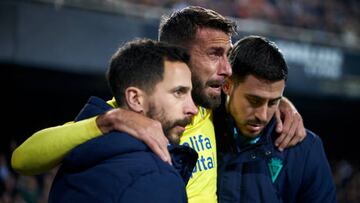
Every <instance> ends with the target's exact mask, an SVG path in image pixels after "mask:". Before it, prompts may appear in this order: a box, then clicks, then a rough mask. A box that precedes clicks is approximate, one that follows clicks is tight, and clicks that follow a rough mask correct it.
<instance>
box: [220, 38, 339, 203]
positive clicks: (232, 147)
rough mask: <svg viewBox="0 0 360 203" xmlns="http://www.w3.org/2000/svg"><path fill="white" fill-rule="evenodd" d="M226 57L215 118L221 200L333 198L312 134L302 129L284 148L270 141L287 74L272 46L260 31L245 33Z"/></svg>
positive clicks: (326, 169) (321, 153)
mask: <svg viewBox="0 0 360 203" xmlns="http://www.w3.org/2000/svg"><path fill="white" fill-rule="evenodd" d="M229 60H230V63H231V65H232V68H233V74H232V76H231V77H230V78H228V79H227V81H226V82H225V84H224V87H223V90H224V93H225V94H226V100H225V101H224V104H223V106H222V108H220V109H219V112H217V113H222V114H223V115H224V114H226V113H225V112H227V115H225V116H226V118H227V119H226V121H225V122H224V120H217V121H215V123H216V125H218V126H220V127H219V128H215V129H217V130H218V131H217V135H218V137H219V138H222V139H221V141H220V143H219V144H218V150H219V151H221V153H220V155H219V160H221V161H219V162H220V164H221V166H219V174H218V180H219V181H218V196H219V200H220V202H231V203H235V202H242V203H243V202H272V203H275V202H288V203H290V202H304V203H305V202H306V203H309V202H317V203H323V202H336V192H335V187H334V184H333V182H332V175H331V170H330V167H329V164H328V161H327V159H326V155H325V153H324V149H323V146H322V142H321V140H320V138H319V137H318V136H317V135H315V134H314V133H313V132H311V131H308V130H307V131H306V133H307V136H306V137H305V139H304V141H303V142H301V143H299V144H298V145H296V146H294V147H292V148H287V149H285V150H284V151H283V152H280V151H278V150H277V148H276V147H275V146H274V143H273V140H274V139H276V137H277V136H278V135H277V133H276V131H275V129H274V128H275V125H276V119H275V118H274V114H275V112H276V111H277V109H278V105H279V100H280V99H281V98H282V96H283V91H284V88H285V81H286V79H287V75H288V68H287V65H286V62H285V60H284V58H283V55H282V54H281V52H280V51H279V49H278V48H277V46H276V45H275V44H274V43H273V42H271V41H269V40H267V39H265V38H263V37H259V36H248V37H244V38H243V39H241V40H239V41H238V42H237V43H236V44H235V46H234V47H233V50H232V51H231V52H230V56H229ZM216 118H219V117H216V116H215V119H216ZM222 126H225V127H222ZM221 135H223V136H221Z"/></svg>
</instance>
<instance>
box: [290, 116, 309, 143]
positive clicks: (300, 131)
mask: <svg viewBox="0 0 360 203" xmlns="http://www.w3.org/2000/svg"><path fill="white" fill-rule="evenodd" d="M305 137H306V131H305V128H304V124H303V120H302V118H301V117H300V120H299V124H298V127H297V129H296V131H295V135H294V137H293V139H292V140H291V141H290V142H289V144H288V146H289V147H291V146H295V145H296V144H298V143H299V142H302V141H303V140H304V139H305Z"/></svg>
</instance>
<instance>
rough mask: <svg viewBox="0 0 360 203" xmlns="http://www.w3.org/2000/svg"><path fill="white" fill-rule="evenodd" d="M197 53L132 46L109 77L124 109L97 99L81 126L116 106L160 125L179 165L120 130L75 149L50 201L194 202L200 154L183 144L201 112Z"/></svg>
mask: <svg viewBox="0 0 360 203" xmlns="http://www.w3.org/2000/svg"><path fill="white" fill-rule="evenodd" d="M188 62H189V55H188V54H187V52H186V51H185V50H184V49H182V48H179V47H175V46H171V45H166V44H163V43H160V42H154V41H151V40H136V41H132V42H129V43H127V44H126V45H125V46H123V47H122V48H120V49H119V50H118V51H117V52H116V53H115V54H114V56H113V57H112V60H111V64H110V69H109V72H108V80H109V84H110V87H111V90H112V93H113V95H114V97H115V100H116V104H110V105H109V104H107V103H106V102H104V101H103V100H101V99H99V98H96V97H92V98H90V99H89V101H88V103H87V104H86V105H85V107H84V108H83V109H82V111H81V112H80V113H79V115H78V116H77V118H76V119H75V120H76V121H81V120H83V119H86V118H90V117H93V116H96V115H99V114H103V113H106V112H107V111H108V110H110V109H112V108H113V106H119V107H122V108H125V109H129V110H132V111H135V112H138V113H140V114H144V115H146V116H148V117H150V118H153V119H155V120H158V121H159V122H160V123H161V124H162V126H163V130H164V133H165V135H166V136H167V138H168V139H169V141H170V143H171V146H169V151H170V153H171V156H172V163H173V164H172V165H169V164H167V163H165V162H164V161H162V160H161V159H160V158H159V157H158V156H156V155H155V154H154V153H153V152H152V151H151V150H150V149H149V148H148V147H147V146H146V145H145V144H144V143H142V142H141V141H139V140H137V139H135V138H133V137H132V136H130V135H129V134H127V133H123V132H118V131H112V132H110V133H108V134H107V135H106V136H100V137H98V138H95V139H92V140H90V141H88V142H86V143H84V144H82V145H80V146H78V147H77V148H75V149H74V150H73V151H71V152H70V153H69V154H68V155H67V156H66V157H65V159H64V162H63V164H62V166H61V167H60V169H59V171H58V173H57V175H56V178H55V180H54V182H53V185H52V188H51V191H50V195H49V202H50V203H56V202H87V203H89V202H97V203H98V202H107V203H108V202H157V203H158V202H160V203H161V202H163V203H167V202H179V203H180V202H181V203H182V202H187V196H186V190H185V186H186V183H187V181H188V180H189V178H190V176H191V172H192V170H193V168H194V166H195V164H196V161H197V153H196V152H195V151H194V150H193V149H191V148H189V147H185V146H179V145H178V143H179V139H180V136H181V134H182V133H183V131H184V130H185V126H186V125H187V124H188V123H189V122H190V121H191V118H192V116H193V115H195V114H196V113H197V108H196V106H195V104H194V102H193V100H192V98H191V89H192V84H191V73H190V70H189V67H188V65H187V64H188Z"/></svg>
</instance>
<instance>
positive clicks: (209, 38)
mask: <svg viewBox="0 0 360 203" xmlns="http://www.w3.org/2000/svg"><path fill="white" fill-rule="evenodd" d="M188 48H189V52H190V55H191V61H190V64H191V65H190V68H191V72H192V77H193V78H192V82H193V86H194V90H193V98H194V101H195V103H196V104H198V105H201V106H203V107H206V108H215V107H218V106H219V105H220V103H221V97H220V94H221V86H222V84H223V83H224V80H225V78H227V77H229V76H230V75H231V73H232V71H231V66H230V64H229V60H228V57H227V54H228V52H229V50H230V48H231V38H230V36H229V35H227V34H226V33H224V32H223V31H220V30H216V29H212V28H199V29H198V30H197V33H196V37H195V39H194V41H193V42H192V43H191V45H189V47H188Z"/></svg>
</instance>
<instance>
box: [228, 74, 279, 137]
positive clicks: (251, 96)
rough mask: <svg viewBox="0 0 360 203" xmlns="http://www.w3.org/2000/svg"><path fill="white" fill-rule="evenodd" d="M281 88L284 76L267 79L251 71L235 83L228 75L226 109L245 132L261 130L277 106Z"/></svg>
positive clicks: (249, 134)
mask: <svg viewBox="0 0 360 203" xmlns="http://www.w3.org/2000/svg"><path fill="white" fill-rule="evenodd" d="M284 88H285V81H284V80H280V81H277V82H269V81H265V80H260V79H258V78H256V77H255V76H253V75H249V76H247V77H246V79H245V81H243V82H241V83H239V84H237V85H235V84H234V82H233V81H232V80H231V79H229V80H227V81H226V83H225V85H224V92H225V94H226V95H227V101H226V105H227V109H228V111H229V113H230V114H231V116H232V117H233V118H234V120H235V123H236V126H237V127H238V129H239V130H240V132H241V133H242V134H243V135H244V136H247V137H255V136H257V135H259V134H260V133H261V131H262V130H263V129H264V127H265V126H266V125H267V124H268V123H269V121H270V120H271V118H272V117H273V115H274V114H275V112H276V110H277V109H278V105H279V101H280V99H281V97H282V94H283V91H284Z"/></svg>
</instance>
